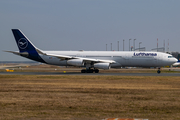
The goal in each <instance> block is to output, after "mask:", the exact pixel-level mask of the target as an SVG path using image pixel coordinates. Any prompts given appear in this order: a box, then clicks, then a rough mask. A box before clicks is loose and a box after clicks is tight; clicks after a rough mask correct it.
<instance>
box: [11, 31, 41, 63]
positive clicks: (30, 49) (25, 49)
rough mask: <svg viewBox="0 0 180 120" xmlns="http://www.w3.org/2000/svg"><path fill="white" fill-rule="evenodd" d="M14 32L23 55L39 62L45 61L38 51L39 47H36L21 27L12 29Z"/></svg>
mask: <svg viewBox="0 0 180 120" xmlns="http://www.w3.org/2000/svg"><path fill="white" fill-rule="evenodd" d="M12 32H13V35H14V38H15V40H16V43H17V46H18V48H19V52H20V55H21V56H23V57H26V58H29V59H32V60H35V61H38V62H44V60H43V59H42V58H41V57H40V56H39V54H38V52H37V50H39V49H38V48H36V47H35V46H34V45H33V44H32V43H31V41H30V40H29V39H28V38H27V37H26V36H25V35H24V34H23V33H22V32H21V31H20V30H19V29H12ZM23 53H26V54H25V56H24V55H23Z"/></svg>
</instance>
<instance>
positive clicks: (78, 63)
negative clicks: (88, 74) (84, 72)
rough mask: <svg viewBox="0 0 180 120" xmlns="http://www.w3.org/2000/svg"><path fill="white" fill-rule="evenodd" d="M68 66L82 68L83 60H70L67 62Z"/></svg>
mask: <svg viewBox="0 0 180 120" xmlns="http://www.w3.org/2000/svg"><path fill="white" fill-rule="evenodd" d="M67 64H68V65H74V66H83V65H84V62H83V59H71V60H68V61H67Z"/></svg>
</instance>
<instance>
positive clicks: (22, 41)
mask: <svg viewBox="0 0 180 120" xmlns="http://www.w3.org/2000/svg"><path fill="white" fill-rule="evenodd" d="M18 46H19V48H21V49H25V48H26V47H27V46H28V41H27V40H26V39H25V38H21V39H19V41H18Z"/></svg>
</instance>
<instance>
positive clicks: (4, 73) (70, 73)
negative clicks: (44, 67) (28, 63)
mask: <svg viewBox="0 0 180 120" xmlns="http://www.w3.org/2000/svg"><path fill="white" fill-rule="evenodd" d="M0 75H78V76H79V75H80V76H82V75H90V76H180V73H161V74H157V73H79V72H66V73H63V72H0Z"/></svg>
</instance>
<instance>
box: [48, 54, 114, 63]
mask: <svg viewBox="0 0 180 120" xmlns="http://www.w3.org/2000/svg"><path fill="white" fill-rule="evenodd" d="M46 55H48V56H52V57H57V58H60V59H61V60H69V59H82V60H83V61H85V62H96V63H99V62H101V63H115V61H113V60H101V59H93V58H84V57H73V56H65V55H55V54H46Z"/></svg>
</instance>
